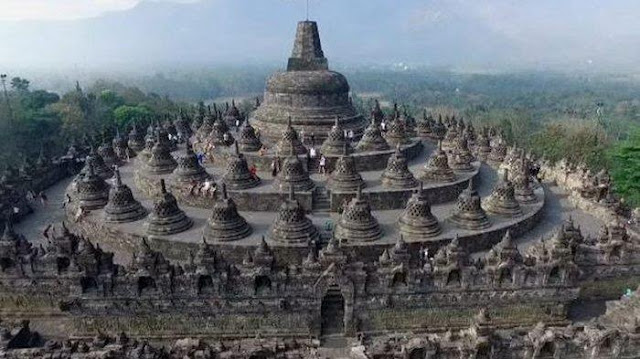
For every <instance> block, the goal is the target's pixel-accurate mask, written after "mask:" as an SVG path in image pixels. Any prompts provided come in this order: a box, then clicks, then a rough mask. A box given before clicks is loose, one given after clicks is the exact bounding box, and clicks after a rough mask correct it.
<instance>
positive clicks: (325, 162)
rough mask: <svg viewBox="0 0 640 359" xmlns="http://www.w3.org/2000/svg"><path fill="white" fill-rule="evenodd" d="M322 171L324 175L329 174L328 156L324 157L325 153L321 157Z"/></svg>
mask: <svg viewBox="0 0 640 359" xmlns="http://www.w3.org/2000/svg"><path fill="white" fill-rule="evenodd" d="M320 173H322V174H323V175H326V174H327V158H326V157H324V155H322V157H320Z"/></svg>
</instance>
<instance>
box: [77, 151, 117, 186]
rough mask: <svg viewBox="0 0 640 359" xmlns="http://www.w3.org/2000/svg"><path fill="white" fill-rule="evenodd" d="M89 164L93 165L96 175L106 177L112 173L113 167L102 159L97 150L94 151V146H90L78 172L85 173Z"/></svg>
mask: <svg viewBox="0 0 640 359" xmlns="http://www.w3.org/2000/svg"><path fill="white" fill-rule="evenodd" d="M89 165H91V166H92V167H93V171H94V173H95V174H97V175H98V176H100V177H102V178H104V179H107V178H110V177H111V176H112V175H113V169H112V167H110V166H107V165H106V164H105V162H104V160H103V159H102V156H100V154H99V153H98V152H96V151H95V148H94V147H91V150H90V151H89V154H88V155H87V157H86V159H85V166H84V168H83V169H82V171H81V172H80V173H87V172H88V170H89Z"/></svg>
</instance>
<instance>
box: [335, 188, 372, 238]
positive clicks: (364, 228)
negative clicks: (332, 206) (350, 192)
mask: <svg viewBox="0 0 640 359" xmlns="http://www.w3.org/2000/svg"><path fill="white" fill-rule="evenodd" d="M333 235H334V236H335V238H337V239H338V240H339V241H340V243H363V242H373V241H375V240H377V239H380V238H381V237H382V229H381V228H380V225H379V224H378V221H377V220H376V219H375V217H373V215H372V214H371V206H370V205H369V202H368V201H367V200H366V199H364V198H363V197H362V190H361V189H359V190H358V194H357V195H356V197H354V198H353V199H352V200H351V201H350V202H349V204H347V207H346V208H345V209H344V212H342V216H341V217H340V220H339V221H338V224H337V225H336V228H335V231H334V233H333Z"/></svg>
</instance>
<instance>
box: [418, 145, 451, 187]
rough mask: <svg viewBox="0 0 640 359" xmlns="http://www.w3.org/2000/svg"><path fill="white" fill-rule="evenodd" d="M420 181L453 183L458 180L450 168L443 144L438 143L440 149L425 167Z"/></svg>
mask: <svg viewBox="0 0 640 359" xmlns="http://www.w3.org/2000/svg"><path fill="white" fill-rule="evenodd" d="M420 179H421V180H423V181H429V182H453V181H455V180H456V175H455V173H453V170H452V169H451V167H449V158H448V156H447V153H446V152H444V151H443V150H442V142H440V143H438V149H437V150H436V151H435V152H434V153H433V155H432V156H431V158H430V159H429V162H428V163H427V164H426V165H425V167H424V170H423V171H422V175H421V176H420Z"/></svg>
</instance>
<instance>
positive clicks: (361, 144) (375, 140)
mask: <svg viewBox="0 0 640 359" xmlns="http://www.w3.org/2000/svg"><path fill="white" fill-rule="evenodd" d="M390 148H391V147H390V146H389V144H388V143H387V140H385V139H384V137H383V136H382V131H381V130H380V125H379V124H378V122H376V120H371V123H370V124H369V126H368V127H367V129H366V130H365V131H364V135H363V136H362V138H361V139H360V141H358V144H357V145H356V150H357V151H359V152H368V151H387V150H389V149H390Z"/></svg>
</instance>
